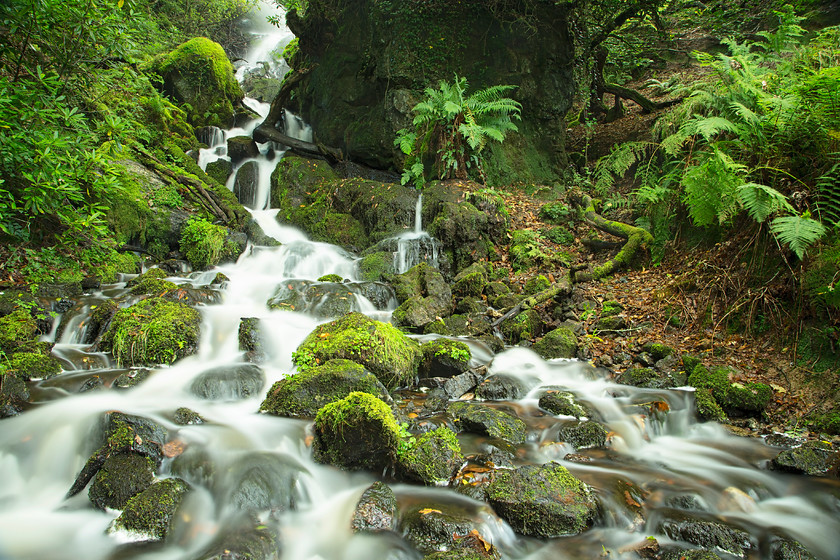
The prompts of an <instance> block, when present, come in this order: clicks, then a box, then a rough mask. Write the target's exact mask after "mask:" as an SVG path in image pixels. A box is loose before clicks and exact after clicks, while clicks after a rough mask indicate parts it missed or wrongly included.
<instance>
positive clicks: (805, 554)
mask: <svg viewBox="0 0 840 560" xmlns="http://www.w3.org/2000/svg"><path fill="white" fill-rule="evenodd" d="M770 550H771V553H770V554H771V558H772V559H773V560H817V557H816V556H814V555H813V554H811V553H810V552H809V551H808V549H806V548H805V547H804V546H802V545H801V544H799V543H798V542H796V541H794V540H790V539H779V540H777V541H774V542H773V544H772V545H770Z"/></svg>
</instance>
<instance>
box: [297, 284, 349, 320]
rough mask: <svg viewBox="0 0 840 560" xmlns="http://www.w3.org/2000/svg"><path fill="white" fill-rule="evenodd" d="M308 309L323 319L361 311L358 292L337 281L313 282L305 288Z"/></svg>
mask: <svg viewBox="0 0 840 560" xmlns="http://www.w3.org/2000/svg"><path fill="white" fill-rule="evenodd" d="M304 298H305V299H306V302H307V310H308V311H309V312H310V313H312V314H314V315H315V316H316V317H318V318H321V319H328V318H330V317H341V316H342V315H345V314H347V313H351V312H353V311H360V310H361V308H360V307H359V302H358V300H357V299H356V294H355V293H354V292H353V290H352V289H350V287H349V286H347V285H346V284H342V283H337V282H325V283H319V284H313V285H311V286H308V287H307V288H306V289H305V290H304Z"/></svg>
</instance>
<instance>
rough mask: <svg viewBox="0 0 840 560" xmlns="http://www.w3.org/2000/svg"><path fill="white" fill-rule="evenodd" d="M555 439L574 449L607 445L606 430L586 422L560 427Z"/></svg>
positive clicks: (596, 424) (591, 422)
mask: <svg viewBox="0 0 840 560" xmlns="http://www.w3.org/2000/svg"><path fill="white" fill-rule="evenodd" d="M557 439H558V441H563V442H566V443H568V444H570V445H572V446H574V448H575V449H588V448H590V447H604V445H606V443H607V430H605V429H604V427H603V426H601V425H600V424H599V423H597V422H593V421H592V420H587V421H585V422H580V423H578V424H572V425H566V426H563V427H561V428H560V431H559V432H558V434H557Z"/></svg>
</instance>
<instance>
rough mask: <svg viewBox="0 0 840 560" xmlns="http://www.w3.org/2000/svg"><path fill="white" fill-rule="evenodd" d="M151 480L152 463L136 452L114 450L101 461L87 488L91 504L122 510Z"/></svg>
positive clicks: (152, 473) (153, 470)
mask: <svg viewBox="0 0 840 560" xmlns="http://www.w3.org/2000/svg"><path fill="white" fill-rule="evenodd" d="M154 479H155V463H154V461H152V460H151V459H150V458H149V457H146V456H143V455H140V454H138V453H117V454H116V455H112V456H111V457H108V459H106V460H105V463H104V464H103V465H102V468H101V469H99V472H98V473H97V474H96V477H94V479H93V482H91V484H90V489H89V490H88V497H89V498H90V501H91V503H92V504H93V505H94V507H96V508H98V509H101V510H105V509H106V508H111V509H123V508H124V507H125V505H126V503H127V502H128V500H129V499H130V498H132V497H133V496H136V495H137V494H139V493H140V492H142V491H143V490H145V489H146V488H148V487H149V485H151V484H152V482H153V481H154Z"/></svg>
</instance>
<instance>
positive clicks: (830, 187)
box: [815, 163, 840, 226]
mask: <svg viewBox="0 0 840 560" xmlns="http://www.w3.org/2000/svg"><path fill="white" fill-rule="evenodd" d="M815 190H816V192H817V204H816V207H817V211H818V215H819V217H820V221H822V222H824V223H828V224H833V225H835V226H838V225H840V163H835V164H834V165H833V166H832V167H831V169H829V170H828V171H826V172H825V173H823V174H822V175H821V176H820V177H819V179H817V182H816V189H815Z"/></svg>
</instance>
